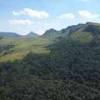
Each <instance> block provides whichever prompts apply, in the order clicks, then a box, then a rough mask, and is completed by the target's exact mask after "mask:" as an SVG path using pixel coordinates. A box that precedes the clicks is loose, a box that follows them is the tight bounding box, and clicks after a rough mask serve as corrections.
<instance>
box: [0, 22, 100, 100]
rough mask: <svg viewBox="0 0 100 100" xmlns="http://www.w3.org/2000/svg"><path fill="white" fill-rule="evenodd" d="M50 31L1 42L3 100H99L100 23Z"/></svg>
mask: <svg viewBox="0 0 100 100" xmlns="http://www.w3.org/2000/svg"><path fill="white" fill-rule="evenodd" d="M51 31H52V32H57V33H54V34H55V35H54V37H53V38H49V36H50V37H51V36H52V35H50V34H51V33H52V32H51ZM51 31H49V33H48V32H47V33H48V35H47V34H44V35H43V36H41V37H37V38H34V39H33V38H26V37H20V38H15V39H14V38H13V39H11V38H1V39H0V46H1V47H0V60H1V63H0V100H100V24H97V23H87V24H79V25H75V26H71V27H68V28H67V29H63V30H61V31H54V30H51ZM56 34H57V35H56ZM58 34H59V35H58ZM3 52H6V53H3ZM15 54H18V55H17V56H14V55H15ZM7 57H8V58H7ZM13 58H14V59H13ZM5 59H6V60H5ZM12 59H13V60H12Z"/></svg>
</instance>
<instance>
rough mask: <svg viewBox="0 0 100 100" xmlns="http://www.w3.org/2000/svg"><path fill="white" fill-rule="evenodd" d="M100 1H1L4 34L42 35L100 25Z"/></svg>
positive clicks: (1, 27)
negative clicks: (84, 25) (73, 26)
mask: <svg viewBox="0 0 100 100" xmlns="http://www.w3.org/2000/svg"><path fill="white" fill-rule="evenodd" d="M99 7H100V3H99V0H74V1H69V0H51V1H50V0H40V1H37V0H34V1H33V0H30V1H27V0H22V1H20V0H10V1H5V0H1V1H0V12H1V16H0V22H1V23H0V31H4V32H5V31H7V32H16V33H19V34H21V35H25V34H27V33H29V32H31V31H32V32H35V33H38V34H39V35H41V34H43V33H44V32H45V31H46V30H48V29H51V28H54V29H56V30H60V29H62V28H66V27H67V26H70V25H76V24H78V23H85V22H100V11H99Z"/></svg>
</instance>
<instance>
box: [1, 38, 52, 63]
mask: <svg viewBox="0 0 100 100" xmlns="http://www.w3.org/2000/svg"><path fill="white" fill-rule="evenodd" d="M50 43H51V41H50V40H49V39H46V38H43V37H39V38H37V39H33V38H5V39H1V40H0V45H9V44H10V45H11V44H13V45H15V47H14V48H11V49H13V52H11V53H8V54H6V55H1V56H0V62H4V61H9V60H10V61H13V60H16V59H22V58H23V57H24V56H25V55H27V54H28V53H29V52H33V53H38V54H41V53H48V52H49V50H48V49H47V46H48V45H49V44H50Z"/></svg>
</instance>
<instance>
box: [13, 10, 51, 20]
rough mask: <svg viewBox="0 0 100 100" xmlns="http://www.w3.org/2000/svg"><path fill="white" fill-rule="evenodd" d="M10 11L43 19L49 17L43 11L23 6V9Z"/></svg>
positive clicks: (14, 13)
mask: <svg viewBox="0 0 100 100" xmlns="http://www.w3.org/2000/svg"><path fill="white" fill-rule="evenodd" d="M12 13H13V15H15V16H21V15H25V16H30V17H35V18H39V19H44V18H48V17H49V14H48V13H47V12H45V11H37V10H33V9H30V8H24V9H23V10H20V11H18V12H16V11H13V12H12Z"/></svg>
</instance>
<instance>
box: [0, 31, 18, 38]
mask: <svg viewBox="0 0 100 100" xmlns="http://www.w3.org/2000/svg"><path fill="white" fill-rule="evenodd" d="M0 37H20V35H18V34H17V33H14V32H0Z"/></svg>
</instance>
